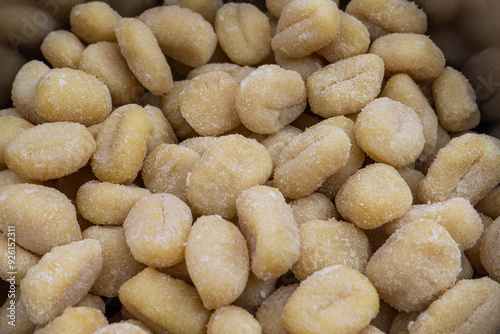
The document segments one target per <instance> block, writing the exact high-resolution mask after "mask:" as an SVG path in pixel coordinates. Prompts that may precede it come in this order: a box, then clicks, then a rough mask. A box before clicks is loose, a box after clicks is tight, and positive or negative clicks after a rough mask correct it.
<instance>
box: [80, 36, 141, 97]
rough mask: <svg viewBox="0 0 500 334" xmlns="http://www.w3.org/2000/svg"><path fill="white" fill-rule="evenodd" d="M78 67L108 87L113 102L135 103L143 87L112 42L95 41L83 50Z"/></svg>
mask: <svg viewBox="0 0 500 334" xmlns="http://www.w3.org/2000/svg"><path fill="white" fill-rule="evenodd" d="M79 69H80V70H82V71H85V72H87V73H89V74H92V75H94V76H96V77H97V78H98V79H99V80H101V81H102V82H103V83H104V84H105V85H106V87H108V89H109V93H110V94H111V99H112V100H113V104H115V105H117V106H122V105H125V104H129V103H136V102H137V100H138V99H139V97H141V96H142V93H143V91H144V87H142V85H141V84H140V83H139V81H138V80H137V79H136V78H135V76H134V74H133V73H132V72H131V71H130V69H129V68H128V65H127V61H126V60H125V58H123V55H122V54H121V53H120V47H119V46H118V44H117V43H114V42H97V43H95V44H90V45H88V46H87V47H86V48H85V50H83V52H82V54H81V57H80V63H79Z"/></svg>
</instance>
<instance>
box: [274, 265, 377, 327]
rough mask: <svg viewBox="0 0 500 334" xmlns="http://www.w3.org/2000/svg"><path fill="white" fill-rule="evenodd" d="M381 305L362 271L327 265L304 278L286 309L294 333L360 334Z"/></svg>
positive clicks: (286, 322)
mask: <svg viewBox="0 0 500 334" xmlns="http://www.w3.org/2000/svg"><path fill="white" fill-rule="evenodd" d="M378 308H379V298H378V295H377V291H376V290H375V287H374V286H373V285H372V283H370V281H369V280H368V279H367V278H366V276H364V275H363V274H361V273H360V272H359V271H357V270H354V269H350V268H345V267H342V266H340V265H336V266H331V267H326V268H324V269H323V270H320V271H317V272H316V273H315V274H313V275H312V276H310V277H309V278H308V279H307V280H305V281H303V282H302V283H301V284H300V286H299V287H298V288H297V290H295V291H294V292H293V294H292V296H291V297H290V298H289V299H288V301H287V303H286V305H285V308H284V309H283V315H282V317H283V322H284V324H285V328H286V329H287V330H288V331H289V332H290V333H293V334H302V333H311V334H312V333H318V334H319V333H345V334H351V333H352V334H355V333H359V332H360V331H361V330H362V329H364V328H365V327H366V326H368V324H369V323H370V320H371V319H373V318H374V317H375V316H376V315H377V313H378Z"/></svg>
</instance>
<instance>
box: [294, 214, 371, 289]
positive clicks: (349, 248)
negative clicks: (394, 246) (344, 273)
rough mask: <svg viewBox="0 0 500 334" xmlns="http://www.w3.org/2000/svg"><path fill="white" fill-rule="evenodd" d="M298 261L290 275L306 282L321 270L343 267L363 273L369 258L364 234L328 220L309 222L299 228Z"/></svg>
mask: <svg viewBox="0 0 500 334" xmlns="http://www.w3.org/2000/svg"><path fill="white" fill-rule="evenodd" d="M299 231H300V257H299V259H298V260H297V262H296V263H295V264H294V265H293V267H292V271H293V273H294V275H295V277H297V278H298V279H299V280H302V281H303V280H305V279H306V278H307V277H309V276H310V275H312V274H314V273H315V272H316V271H318V270H321V269H323V268H326V267H329V266H333V265H337V264H338V265H342V266H344V267H347V268H353V269H356V270H358V271H360V272H362V273H363V272H364V271H365V267H366V263H367V262H368V259H369V258H370V255H371V250H370V243H369V242H368V238H367V237H366V235H365V233H364V232H363V231H362V230H361V229H359V228H357V227H355V226H354V225H353V224H350V223H346V222H342V221H337V220H335V219H331V220H328V221H326V220H311V221H309V222H307V223H304V224H302V225H300V227H299Z"/></svg>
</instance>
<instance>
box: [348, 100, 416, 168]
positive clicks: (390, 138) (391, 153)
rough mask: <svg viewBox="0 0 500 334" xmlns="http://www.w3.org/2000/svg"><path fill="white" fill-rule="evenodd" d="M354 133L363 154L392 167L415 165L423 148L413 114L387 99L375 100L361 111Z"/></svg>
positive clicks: (414, 113)
mask: <svg viewBox="0 0 500 334" xmlns="http://www.w3.org/2000/svg"><path fill="white" fill-rule="evenodd" d="M354 131H355V133H356V140H357V142H358V145H359V146H360V147H361V148H362V149H363V151H365V152H366V154H368V155H369V156H370V157H371V158H372V159H373V160H375V161H377V162H382V163H386V164H388V165H391V166H393V167H396V168H399V167H403V166H406V165H408V164H410V163H412V162H415V161H416V160H417V158H418V157H419V156H420V154H421V153H422V150H423V148H424V145H425V136H424V131H423V127H422V123H421V122H420V118H419V117H418V115H417V113H416V112H415V111H414V110H413V109H412V108H411V107H408V106H406V105H404V104H403V103H400V102H397V101H394V100H391V99H389V98H387V97H382V98H378V99H375V100H373V101H372V102H370V103H369V104H368V105H367V106H366V107H365V108H363V110H361V112H360V113H359V114H358V117H357V118H356V123H355V126H354Z"/></svg>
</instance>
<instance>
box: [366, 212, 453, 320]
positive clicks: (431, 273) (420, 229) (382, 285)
mask: <svg viewBox="0 0 500 334" xmlns="http://www.w3.org/2000/svg"><path fill="white" fill-rule="evenodd" d="M460 266H461V262H460V250H459V249H458V246H457V244H456V243H455V241H454V240H453V238H452V237H451V236H450V234H449V233H448V232H447V231H446V230H445V228H444V227H442V226H441V225H439V224H437V223H435V222H433V221H431V220H427V219H420V220H415V221H414V222H412V223H410V224H407V225H405V226H404V227H402V228H400V229H399V230H397V231H396V232H395V233H394V234H393V235H391V236H390V237H389V239H388V240H387V241H386V242H385V244H384V245H383V246H382V247H380V248H379V249H378V250H377V251H376V252H375V254H373V256H372V257H371V258H370V261H368V264H367V266H366V275H367V276H368V278H369V279H370V281H371V282H372V283H373V285H375V287H376V288H377V291H378V293H379V294H380V297H381V298H382V299H383V300H384V301H386V302H387V303H389V304H390V305H391V306H392V307H394V308H396V309H398V310H399V311H405V312H413V311H420V310H422V309H424V308H425V307H427V306H428V305H430V304H431V303H432V301H434V300H435V299H436V298H437V297H438V296H439V295H440V294H442V293H443V292H444V291H445V290H446V289H448V288H450V287H451V286H453V284H454V283H455V279H456V278H457V276H458V274H459V272H460Z"/></svg>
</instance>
